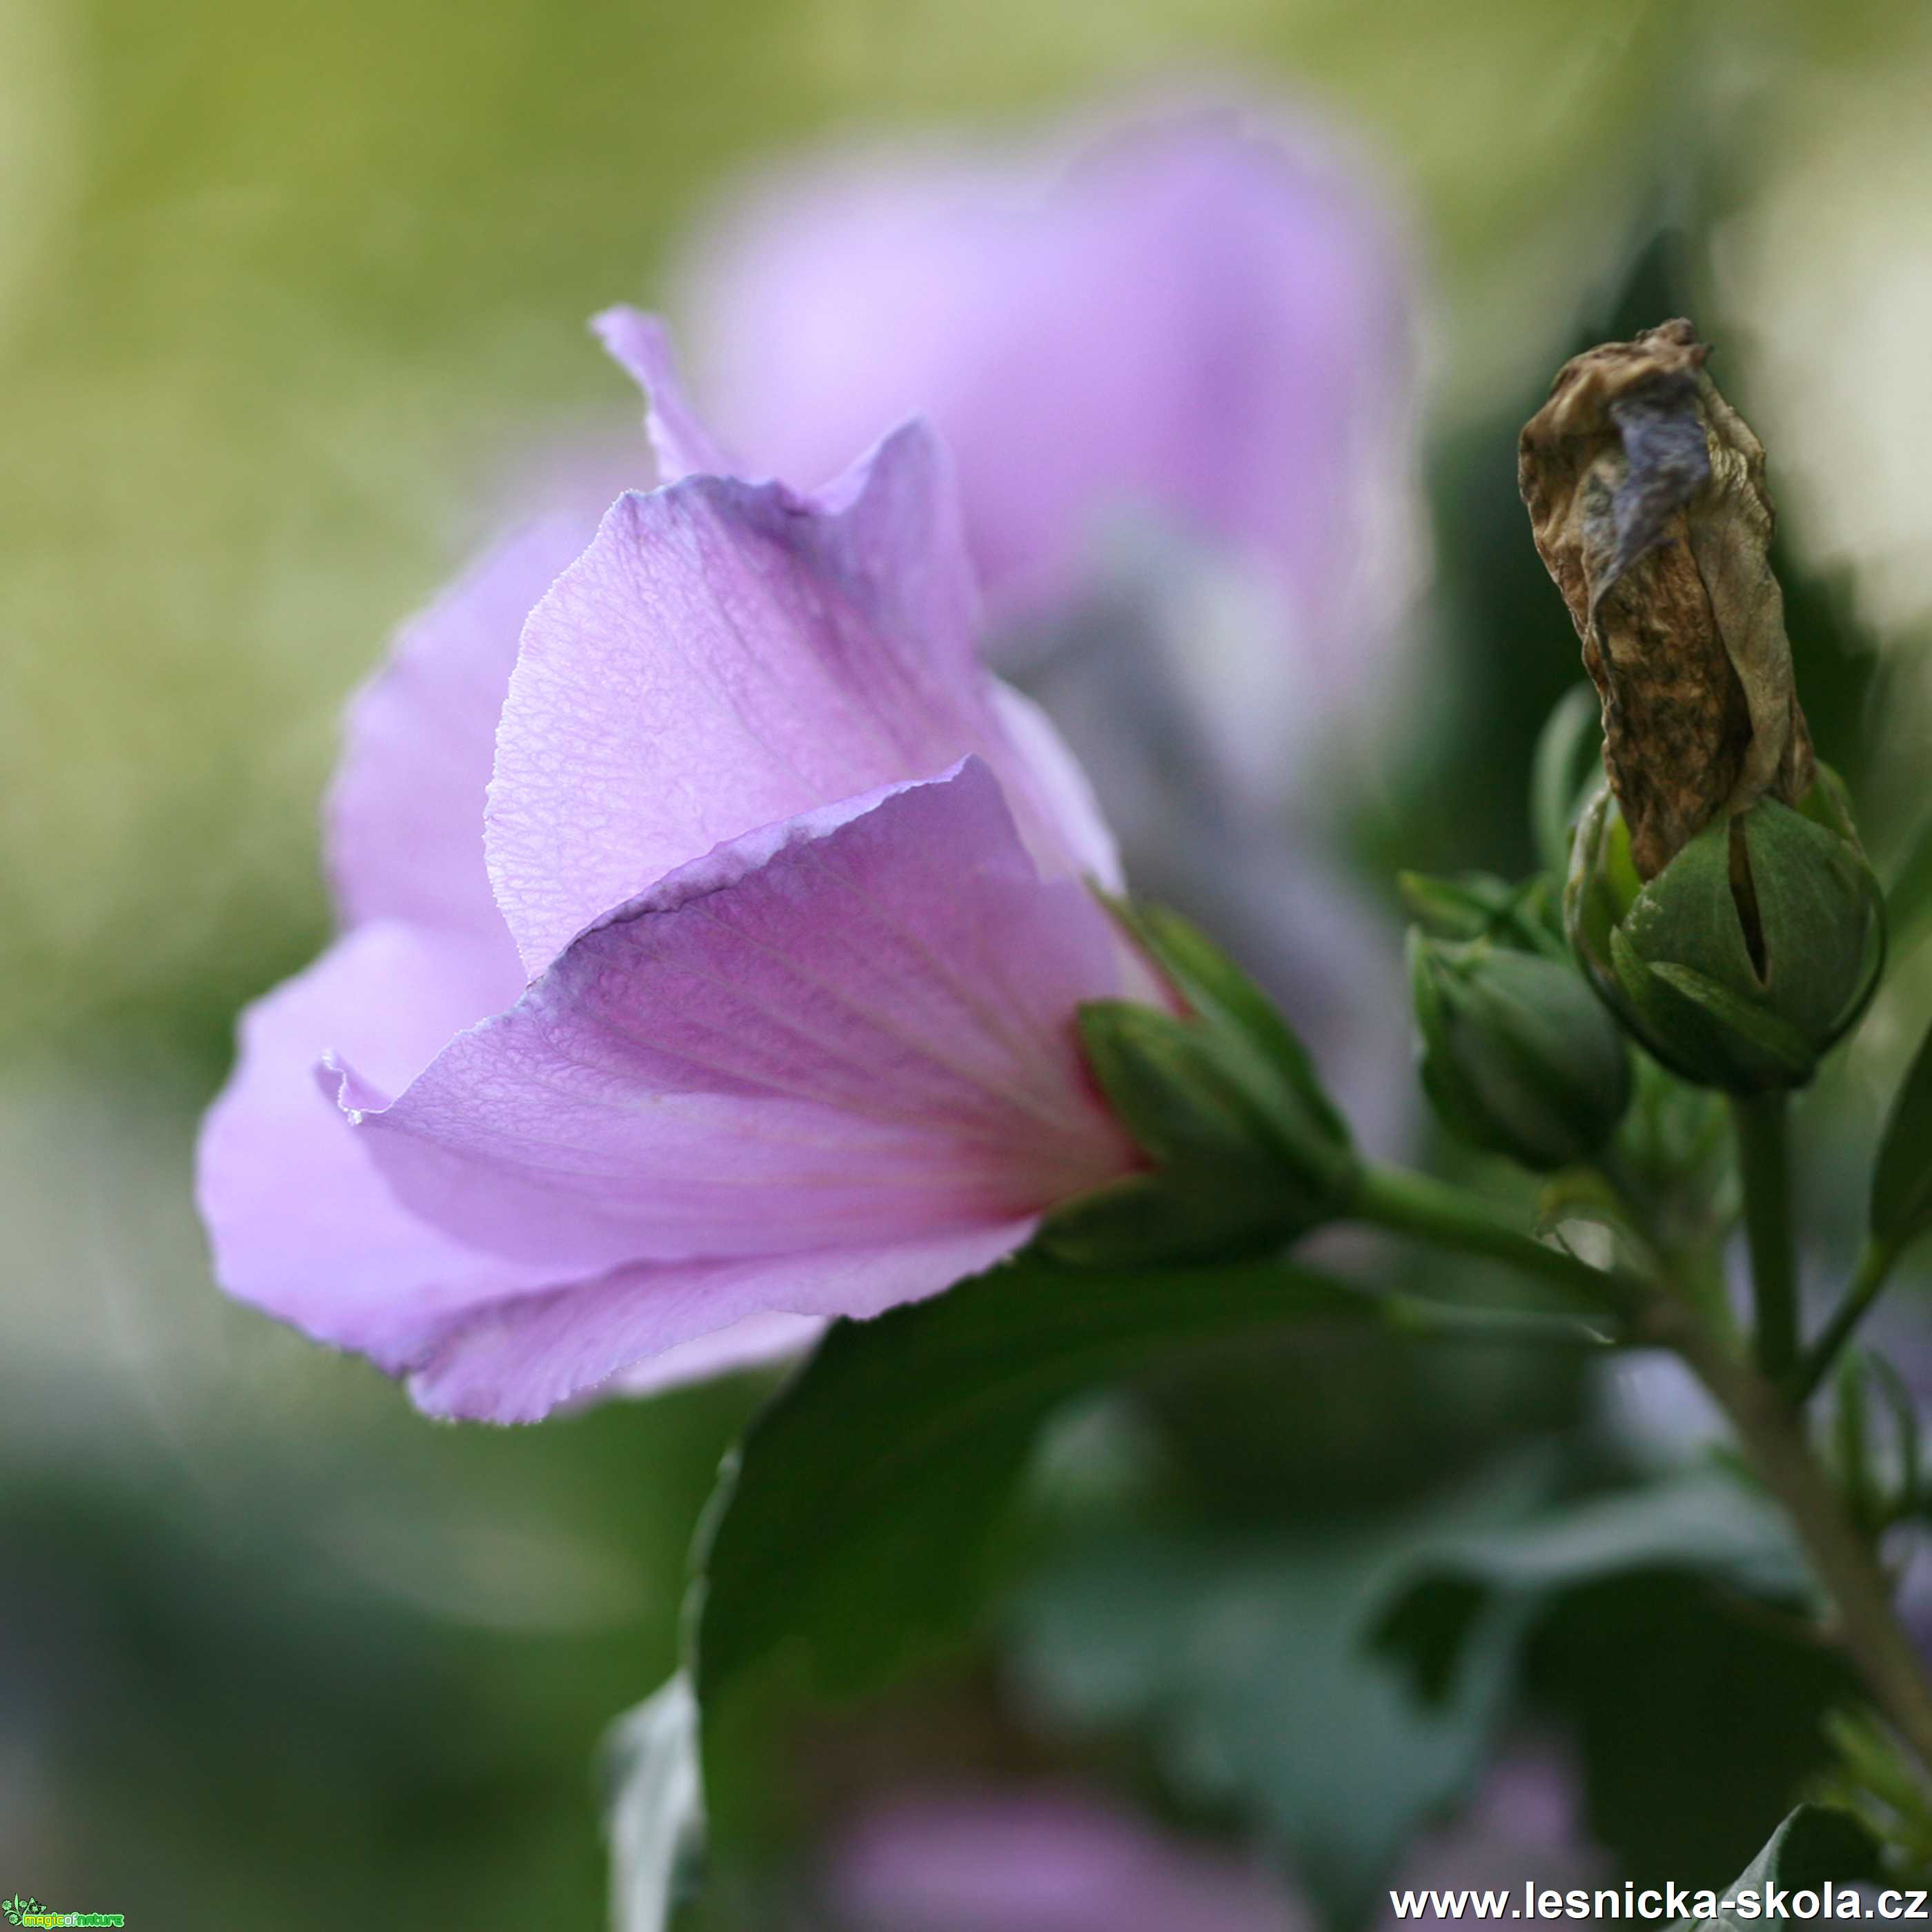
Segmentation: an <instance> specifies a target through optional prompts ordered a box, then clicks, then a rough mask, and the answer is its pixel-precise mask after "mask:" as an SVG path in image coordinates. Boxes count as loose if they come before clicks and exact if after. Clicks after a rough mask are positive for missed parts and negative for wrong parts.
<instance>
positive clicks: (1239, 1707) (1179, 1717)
mask: <svg viewBox="0 0 1932 1932" xmlns="http://www.w3.org/2000/svg"><path fill="white" fill-rule="evenodd" d="M1545 1481H1547V1475H1546V1472H1545V1470H1544V1468H1543V1467H1541V1466H1538V1467H1537V1468H1535V1469H1519V1470H1514V1471H1511V1472H1509V1473H1508V1478H1507V1480H1505V1481H1503V1482H1501V1483H1498V1482H1496V1481H1490V1482H1487V1483H1485V1484H1482V1485H1481V1486H1480V1487H1476V1488H1474V1489H1472V1490H1466V1491H1464V1492H1462V1493H1458V1494H1456V1495H1454V1496H1451V1497H1449V1498H1448V1499H1444V1500H1442V1501H1441V1502H1437V1503H1435V1504H1433V1505H1430V1506H1429V1507H1428V1508H1426V1509H1424V1510H1421V1511H1414V1512H1409V1513H1406V1514H1404V1515H1403V1516H1402V1517H1400V1518H1397V1519H1394V1520H1385V1521H1384V1522H1382V1523H1380V1524H1379V1525H1376V1526H1373V1527H1370V1528H1366V1529H1364V1528H1355V1529H1349V1530H1341V1531H1334V1530H1331V1531H1319V1530H1308V1529H1302V1530H1297V1531H1292V1532H1274V1533H1260V1532H1248V1533H1245V1534H1244V1533H1239V1532H1225V1531H1214V1530H1199V1529H1197V1530H1192V1531H1178V1530H1176V1531H1168V1530H1163V1529H1152V1528H1145V1527H1143V1528H1137V1529H1115V1530H1111V1531H1108V1532H1103V1533H1102V1534H1101V1535H1098V1536H1096V1537H1093V1538H1089V1539H1088V1540H1087V1541H1084V1542H1082V1543H1081V1544H1077V1545H1076V1546H1074V1547H1072V1548H1070V1549H1068V1550H1065V1551H1064V1552H1062V1553H1061V1555H1060V1556H1059V1557H1058V1559H1057V1560H1055V1562H1053V1563H1052V1565H1051V1566H1050V1567H1049V1568H1048V1569H1046V1571H1044V1572H1043V1574H1040V1575H1039V1576H1037V1577H1036V1578H1035V1579H1034V1580H1033V1581H1032V1582H1031V1583H1030V1584H1029V1585H1028V1587H1027V1588H1026V1589H1025V1590H1024V1591H1023V1592H1021V1593H1020V1594H1019V1596H1018V1598H1016V1601H1015V1605H1014V1611H1013V1658H1014V1662H1015V1667H1016V1669H1017V1670H1019V1672H1020V1673H1021V1675H1022V1681H1023V1682H1025V1685H1027V1687H1028V1690H1029V1691H1030V1692H1031V1694H1032V1696H1033V1697H1034V1698H1035V1699H1036V1700H1039V1701H1040V1702H1041V1703H1043V1704H1044V1705H1045V1706H1046V1707H1047V1708H1048V1709H1049V1710H1051V1711H1052V1712H1053V1713H1054V1714H1055V1715H1056V1716H1057V1717H1058V1718H1059V1719H1060V1720H1061V1721H1062V1722H1063V1723H1066V1724H1071V1725H1073V1726H1076V1727H1079V1728H1082V1729H1085V1730H1094V1731H1120V1730H1125V1729H1132V1730H1135V1731H1136V1732H1139V1733H1145V1734H1147V1735H1148V1736H1151V1739H1152V1741H1153V1742H1154V1745H1155V1748H1156V1749H1157V1751H1158V1753H1159V1754H1160V1758H1161V1759H1162V1760H1163V1768H1164V1769H1165V1771H1166V1774H1167V1775H1168V1776H1169V1778H1171V1779H1172V1781H1174V1782H1175V1784H1176V1785H1177V1786H1178V1787H1179V1788H1180V1789H1181V1790H1182V1791H1183V1792H1184V1793H1185V1794H1187V1795H1188V1796H1191V1797H1192V1798H1193V1799H1196V1801H1197V1802H1202V1803H1204V1804H1206V1805H1212V1806H1221V1805H1232V1806H1233V1807H1234V1808H1235V1809H1236V1810H1238V1811H1239V1812H1241V1814H1243V1815H1244V1816H1245V1817H1247V1819H1248V1820H1249V1821H1250V1823H1251V1824H1252V1825H1253V1827H1254V1828H1256V1829H1257V1830H1258V1831H1259V1832H1261V1833H1262V1835H1264V1836H1265V1837H1266V1838H1269V1839H1270V1840H1271V1841H1273V1842H1274V1844H1275V1845H1276V1846H1277V1847H1278V1848H1279V1849H1280V1850H1281V1851H1282V1852H1283V1853H1284V1854H1285V1855H1286V1857H1287V1858H1289V1861H1290V1862H1291V1863H1292V1865H1293V1866H1294V1868H1295V1875H1296V1876H1297V1878H1298V1880H1299V1881H1300V1882H1301V1885H1303V1886H1304V1887H1305V1888H1307V1891H1309V1892H1310V1894H1312V1895H1313V1900H1314V1902H1315V1903H1316V1905H1317V1906H1319V1908H1320V1913H1321V1915H1322V1917H1323V1918H1325V1920H1327V1921H1328V1922H1330V1923H1331V1924H1337V1925H1338V1926H1343V1925H1348V1924H1355V1923H1359V1922H1361V1921H1362V1920H1364V1918H1367V1917H1368V1916H1369V1915H1370V1914H1371V1912H1372V1911H1373V1907H1374V1906H1375V1904H1376V1892H1377V1889H1378V1888H1379V1886H1380V1885H1383V1884H1385V1882H1387V1874H1388V1871H1389V1870H1390V1869H1391V1867H1392V1866H1393V1865H1394V1863H1395V1862H1396V1861H1397V1859H1398V1858H1400V1855H1401V1854H1402V1852H1403V1849H1404V1847H1405V1846H1406V1844H1407V1843H1408V1842H1409V1839H1410V1838H1412V1835H1414V1834H1415V1832H1416V1830H1417V1829H1418V1827H1419V1826H1421V1824H1422V1823H1424V1821H1425V1820H1429V1819H1430V1818H1433V1817H1436V1816H1438V1815H1439V1814H1441V1813H1442V1811H1444V1810H1445V1808H1448V1806H1450V1805H1452V1804H1453V1803H1454V1801H1455V1800H1456V1799H1457V1798H1458V1796H1460V1795H1461V1794H1462V1793H1464V1792H1465V1791H1466V1790H1467V1789H1468V1788H1469V1785H1470V1784H1471V1783H1472V1780H1473V1778H1474V1777H1475V1775H1476V1774H1477V1772H1478V1771H1479V1770H1480V1769H1481V1765H1482V1763H1483V1762H1484V1755H1485V1751H1486V1748H1487V1744H1488V1742H1489V1741H1490V1737H1491V1736H1492V1734H1493V1727H1494V1726H1495V1724H1496V1721H1497V1720H1498V1718H1499V1715H1500V1714H1501V1712H1502V1710H1503V1709H1504V1708H1505V1703H1506V1701H1507V1698H1508V1693H1509V1691H1510V1688H1511V1685H1512V1683H1513V1682H1514V1666H1515V1661H1516V1657H1517V1637H1518V1635H1519V1633H1520V1629H1521V1627H1522V1622H1523V1619H1522V1618H1521V1616H1520V1612H1519V1610H1518V1609H1517V1606H1515V1605H1514V1604H1500V1603H1499V1604H1497V1605H1496V1606H1495V1607H1494V1613H1493V1614H1491V1615H1490V1616H1486V1617H1485V1618H1484V1619H1481V1620H1480V1621H1479V1622H1478V1625H1476V1626H1475V1627H1474V1628H1472V1629H1471V1630H1469V1631H1467V1632H1466V1636H1467V1638H1468V1641H1467V1643H1466V1647H1465V1649H1464V1652H1463V1669H1462V1670H1460V1672H1459V1673H1458V1675H1457V1679H1456V1681H1455V1682H1454V1685H1452V1686H1450V1687H1448V1688H1447V1690H1446V1691H1445V1692H1444V1693H1443V1694H1439V1695H1433V1696H1432V1695H1429V1694H1425V1693H1424V1691H1421V1689H1419V1688H1418V1686H1417V1685H1416V1683H1415V1680H1414V1678H1413V1676H1412V1674H1411V1673H1409V1672H1408V1671H1407V1670H1404V1669H1403V1667H1401V1666H1400V1664H1399V1663H1397V1661H1394V1660H1392V1659H1391V1658H1389V1657H1388V1656H1386V1655H1382V1654H1380V1653H1379V1652H1377V1651H1376V1650H1375V1649H1373V1647H1372V1646H1371V1645H1370V1643H1369V1642H1368V1641H1367V1639H1368V1637H1369V1634H1370V1631H1371V1630H1372V1628H1373V1623H1374V1619H1375V1617H1376V1613H1377V1610H1378V1609H1379V1606H1380V1605H1381V1604H1382V1602H1383V1601H1385V1597H1386V1595H1387V1592H1388V1588H1389V1586H1390V1582H1391V1577H1392V1576H1393V1575H1394V1574H1399V1573H1400V1571H1401V1570H1402V1568H1403V1565H1404V1564H1405V1562H1406V1552H1407V1550H1408V1549H1409V1547H1410V1546H1411V1544H1412V1543H1413V1541H1414V1540H1415V1538H1417V1537H1418V1535H1427V1534H1428V1532H1429V1526H1430V1524H1431V1523H1433V1522H1435V1521H1437V1520H1441V1519H1442V1517H1445V1515H1446V1516H1447V1517H1450V1518H1452V1519H1458V1520H1464V1521H1469V1520H1472V1519H1473V1520H1481V1519H1483V1518H1486V1517H1487V1518H1496V1517H1507V1516H1508V1515H1509V1514H1511V1513H1512V1512H1515V1511H1520V1510H1521V1509H1522V1508H1523V1507H1524V1506H1525V1505H1526V1502H1528V1501H1529V1494H1530V1493H1531V1491H1532V1490H1540V1489H1541V1487H1542V1486H1543V1484H1544V1483H1545Z"/></svg>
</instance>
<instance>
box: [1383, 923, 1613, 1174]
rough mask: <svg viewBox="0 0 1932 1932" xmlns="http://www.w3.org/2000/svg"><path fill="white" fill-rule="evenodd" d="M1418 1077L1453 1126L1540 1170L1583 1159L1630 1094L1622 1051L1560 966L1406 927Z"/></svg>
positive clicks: (1608, 1131)
mask: <svg viewBox="0 0 1932 1932" xmlns="http://www.w3.org/2000/svg"><path fill="white" fill-rule="evenodd" d="M1409 978H1410V983H1411V986H1412V989H1413V992H1414V995H1415V1014H1416V1020H1417V1023H1418V1027H1419V1028H1420V1030H1421V1043H1422V1084H1423V1087H1424V1091H1426V1092H1427V1094H1428V1095H1429V1097H1430V1101H1431V1102H1432V1103H1433V1105H1434V1106H1435V1108H1436V1112H1437V1113H1438V1114H1439V1115H1441V1116H1442V1121H1443V1124H1444V1125H1445V1127H1448V1128H1449V1129H1450V1130H1451V1132H1452V1133H1456V1134H1457V1135H1459V1136H1460V1137H1461V1138H1462V1139H1465V1140H1467V1141H1470V1142H1474V1143H1475V1145H1477V1146H1478V1147H1483V1148H1489V1149H1490V1150H1491V1151H1493V1152H1494V1153H1497V1154H1508V1156H1509V1157H1511V1160H1517V1161H1520V1162H1521V1163H1522V1164H1523V1166H1525V1167H1528V1168H1532V1169H1536V1170H1537V1171H1538V1172H1549V1171H1550V1170H1552V1169H1556V1168H1559V1167H1568V1166H1571V1165H1572V1164H1573V1163H1575V1162H1577V1161H1580V1160H1587V1159H1588V1158H1589V1156H1590V1155H1591V1154H1594V1153H1595V1151H1597V1149H1598V1148H1600V1147H1601V1146H1602V1145H1604V1142H1606V1141H1607V1140H1608V1139H1610V1136H1611V1135H1612V1134H1613V1133H1614V1132H1615V1131H1616V1126H1617V1123H1618V1122H1619V1121H1620V1120H1622V1118H1623V1115H1624V1111H1625V1109H1626V1108H1627V1107H1628V1106H1629V1105H1630V1098H1631V1067H1630V1055H1629V1052H1628V1049H1626V1047H1625V1044H1624V1041H1623V1037H1622V1034H1620V1033H1619V1031H1618V1030H1617V1027H1616V1022H1614V1021H1613V1019H1611V1018H1610V1015H1609V1014H1608V1013H1605V1012H1604V1009H1603V1007H1601V1005H1599V1004H1598V1001H1596V999H1595V997H1594V996H1593V995H1592V993H1591V991H1590V989H1589V987H1588V986H1586V985H1585V984H1584V983H1583V980H1581V979H1580V978H1579V977H1577V974H1576V973H1574V971H1572V970H1571V968H1569V967H1568V966H1565V965H1559V963H1558V962H1556V961H1555V960H1553V959H1544V958H1543V957H1541V956H1540V955H1538V954H1536V953H1520V952H1514V951H1511V950H1508V949H1507V948H1505V947H1498V946H1495V945H1493V944H1490V942H1489V941H1486V940H1478V941H1475V942H1474V943H1472V944H1466V945H1456V944H1448V943H1445V941H1441V940H1436V939H1430V938H1427V937H1426V936H1425V935H1424V934H1423V933H1421V932H1419V931H1412V932H1410V934H1409Z"/></svg>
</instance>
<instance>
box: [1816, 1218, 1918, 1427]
mask: <svg viewBox="0 0 1932 1932" xmlns="http://www.w3.org/2000/svg"><path fill="white" fill-rule="evenodd" d="M1897 1259H1898V1250H1897V1249H1896V1248H1895V1247H1893V1246H1892V1245H1891V1243H1890V1242H1888V1241H1880V1240H1879V1238H1878V1237H1877V1236H1876V1235H1873V1236H1872V1237H1871V1238H1870V1240H1868V1241H1867V1242H1866V1243H1865V1245H1864V1253H1862V1254H1861V1255H1860V1256H1858V1270H1857V1272H1856V1273H1855V1274H1853V1275H1852V1284H1851V1286H1850V1287H1849V1288H1848V1289H1846V1291H1845V1298H1844V1300H1843V1301H1841V1302H1840V1303H1839V1304H1838V1307H1837V1308H1836V1310H1834V1311H1833V1313H1832V1319H1831V1320H1830V1321H1829V1322H1826V1325H1825V1328H1824V1331H1823V1334H1820V1336H1819V1337H1818V1339H1817V1341H1815V1342H1814V1343H1812V1345H1811V1350H1810V1352H1809V1353H1808V1354H1807V1355H1806V1356H1805V1360H1804V1361H1803V1363H1802V1364H1801V1365H1800V1367H1799V1370H1798V1373H1797V1374H1796V1376H1795V1377H1794V1378H1793V1381H1792V1385H1791V1387H1792V1393H1793V1394H1794V1395H1795V1396H1796V1397H1797V1399H1798V1400H1799V1401H1800V1402H1803V1401H1804V1400H1805V1399H1806V1397H1808V1396H1810V1395H1811V1393H1812V1392H1813V1391H1814V1390H1815V1389H1816V1388H1817V1386H1818V1385H1819V1384H1820V1382H1823V1380H1824V1379H1825V1377H1826V1375H1827V1374H1829V1373H1830V1370H1831V1367H1832V1363H1833V1362H1834V1361H1836V1360H1837V1359H1838V1352H1839V1351H1840V1350H1841V1349H1843V1347H1844V1346H1845V1344H1846V1343H1847V1342H1849V1340H1851V1339H1852V1331H1853V1330H1854V1329H1855V1328H1857V1327H1858V1324H1859V1323H1860V1322H1861V1321H1863V1320H1864V1315H1865V1310H1867V1309H1868V1308H1869V1307H1870V1306H1871V1305H1872V1304H1873V1302H1874V1301H1876V1300H1877V1299H1878V1298H1879V1291H1880V1290H1881V1289H1882V1288H1883V1287H1884V1286H1885V1283H1886V1281H1887V1280H1888V1279H1889V1278H1890V1276H1891V1271H1892V1266H1893V1264H1894V1263H1895V1262H1897Z"/></svg>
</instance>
